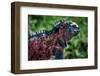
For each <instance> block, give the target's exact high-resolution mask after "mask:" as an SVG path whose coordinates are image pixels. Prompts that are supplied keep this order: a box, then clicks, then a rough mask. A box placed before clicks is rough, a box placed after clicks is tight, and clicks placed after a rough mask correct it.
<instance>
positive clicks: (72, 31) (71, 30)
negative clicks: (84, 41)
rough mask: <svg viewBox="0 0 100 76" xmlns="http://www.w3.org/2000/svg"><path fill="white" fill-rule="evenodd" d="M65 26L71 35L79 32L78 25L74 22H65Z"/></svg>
mask: <svg viewBox="0 0 100 76" xmlns="http://www.w3.org/2000/svg"><path fill="white" fill-rule="evenodd" d="M65 27H66V31H67V32H69V33H70V34H72V35H73V36H76V35H77V34H78V33H79V32H80V29H79V26H78V25H77V24H76V23H75V22H67V23H66V25H65Z"/></svg>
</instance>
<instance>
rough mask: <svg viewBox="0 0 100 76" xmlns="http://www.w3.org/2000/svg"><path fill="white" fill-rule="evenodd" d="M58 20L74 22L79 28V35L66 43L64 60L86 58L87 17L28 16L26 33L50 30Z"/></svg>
mask: <svg viewBox="0 0 100 76" xmlns="http://www.w3.org/2000/svg"><path fill="white" fill-rule="evenodd" d="M59 20H65V21H73V22H76V23H77V24H78V25H79V28H80V33H79V34H78V35H77V36H75V37H73V38H72V39H71V40H70V41H69V42H68V43H67V47H65V49H64V58H65V59H74V58H75V59H76V58H81V59H82V58H88V50H87V47H88V41H87V40H88V18H87V17H73V16H44V15H43V16H42V15H28V33H30V32H38V31H40V30H51V29H52V28H53V26H54V25H55V24H56V22H57V21H59Z"/></svg>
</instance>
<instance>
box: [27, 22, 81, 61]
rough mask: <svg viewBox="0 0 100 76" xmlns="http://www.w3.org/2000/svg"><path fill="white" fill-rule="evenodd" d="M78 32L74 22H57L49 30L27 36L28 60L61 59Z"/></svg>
mask: <svg viewBox="0 0 100 76" xmlns="http://www.w3.org/2000/svg"><path fill="white" fill-rule="evenodd" d="M79 32H80V30H79V26H78V25H77V24H76V23H75V22H65V21H62V20H60V21H58V22H57V24H55V26H54V27H53V28H52V29H51V30H49V31H48V30H43V31H42V32H32V33H30V34H29V36H28V60H48V59H63V58H64V48H65V47H66V46H67V43H68V41H69V40H70V39H72V38H73V37H74V36H76V35H78V33H79Z"/></svg>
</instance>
